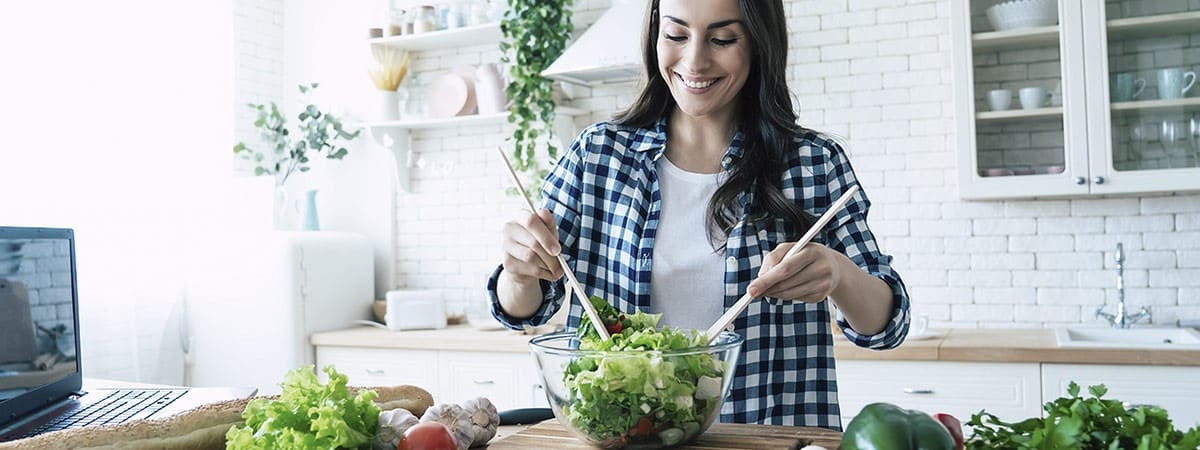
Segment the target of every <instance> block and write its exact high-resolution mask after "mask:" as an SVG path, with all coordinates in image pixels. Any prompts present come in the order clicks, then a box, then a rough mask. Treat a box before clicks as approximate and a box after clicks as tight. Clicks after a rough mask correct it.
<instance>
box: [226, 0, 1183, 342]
mask: <svg viewBox="0 0 1200 450" xmlns="http://www.w3.org/2000/svg"><path fill="white" fill-rule="evenodd" d="M955 1H957V0H955ZM259 3H261V4H269V5H271V7H278V8H282V7H283V5H282V3H281V2H278V1H260V2H259ZM786 3H787V12H788V24H789V28H790V31H791V33H790V40H791V50H790V52H789V61H790V62H791V70H790V71H789V80H788V81H789V83H790V86H791V88H792V91H793V93H794V94H795V96H796V99H797V100H798V106H799V117H800V121H801V124H802V125H804V126H807V127H811V128H815V129H819V130H823V131H826V132H828V133H831V134H833V135H835V136H837V137H839V138H840V139H841V140H842V141H843V142H844V143H845V144H846V146H847V148H848V151H849V153H850V156H851V160H852V163H853V165H854V168H855V170H856V172H857V174H858V176H859V178H860V180H861V182H862V183H863V187H864V188H865V190H866V192H867V194H868V195H869V196H870V198H871V200H872V203H873V206H874V207H873V208H872V210H871V215H870V219H869V221H870V225H871V228H872V230H873V231H874V232H875V234H876V236H877V237H878V238H879V240H880V245H881V247H882V248H883V250H884V251H885V252H886V253H889V254H891V255H892V256H894V257H895V262H894V264H895V267H896V268H897V270H898V271H899V272H900V273H901V275H902V277H903V278H904V280H905V281H906V283H907V285H908V288H909V291H910V294H911V296H912V299H913V309H914V312H915V313H917V314H927V315H929V317H930V319H931V324H932V325H933V326H937V327H965V328H1002V327H1030V326H1033V327H1038V326H1055V325H1060V324H1072V323H1093V324H1094V323H1098V322H1097V321H1096V319H1095V318H1094V317H1093V311H1094V310H1095V309H1096V308H1097V307H1099V306H1102V305H1106V304H1108V305H1111V304H1113V303H1114V302H1115V301H1116V290H1115V277H1116V272H1115V264H1114V262H1113V250H1114V248H1115V245H1116V243H1117V242H1123V243H1124V244H1125V250H1126V271H1125V285H1126V298H1127V301H1128V302H1129V303H1130V304H1131V306H1132V307H1134V308H1136V307H1140V306H1142V305H1149V306H1151V307H1152V309H1153V310H1154V321H1155V322H1156V323H1164V324H1166V323H1174V322H1175V321H1176V320H1177V319H1181V318H1182V319H1195V318H1200V195H1196V194H1179V195H1147V196H1136V197H1129V196H1127V197H1113V198H1101V197H1088V198H1080V199H1066V200H1019V201H989V202H965V201H962V200H959V198H958V194H957V186H956V184H957V170H958V167H957V156H956V150H955V130H954V120H953V109H954V105H953V101H954V98H953V92H954V81H953V79H952V75H951V74H952V71H951V66H950V64H951V48H952V45H954V43H953V42H952V40H951V35H950V29H949V24H950V17H949V15H950V1H949V0H792V1H787V2H786ZM608 6H609V2H608V1H607V0H580V1H577V2H576V8H577V15H576V21H577V22H579V23H584V24H587V23H590V22H591V21H594V20H595V18H596V17H597V16H598V15H599V14H600V13H601V12H602V11H603V10H604V9H605V8H607V7H608ZM239 29H240V28H239ZM415 56H416V59H415V60H414V63H413V64H414V66H413V69H414V71H416V72H427V75H428V76H425V77H424V80H429V79H432V75H436V72H437V71H441V70H449V69H451V68H453V67H456V66H459V65H464V64H478V63H482V62H489V61H495V60H498V58H499V54H498V52H497V51H496V50H495V49H494V48H491V47H490V46H481V47H469V48H461V49H456V50H448V51H443V52H428V53H423V54H417V55H415ZM1014 57H1015V58H1017V60H1018V61H1020V63H1021V64H1039V63H1038V62H1037V61H1041V59H1042V58H1043V57H1048V56H1046V55H1043V56H1037V55H1024V56H1019V55H1018V56H1014ZM997 58H998V59H997V62H998V63H1002V62H1003V61H1001V59H1004V58H1005V56H1003V55H999V56H997ZM239 64H240V63H239ZM997 77H998V79H997V80H995V82H996V83H999V84H1004V83H1005V80H1004V79H1003V77H1002V76H999V75H998V76H997ZM267 84H269V81H268V82H267ZM1048 87H1052V86H1048ZM264 89H265V87H264ZM271 89H274V88H273V87H271ZM633 90H634V86H633V85H631V84H623V85H612V86H606V87H600V88H593V89H580V90H579V91H581V92H578V93H576V94H577V96H576V97H574V98H572V99H569V100H565V101H564V103H565V104H566V105H569V106H574V107H578V108H584V109H586V110H588V111H590V114H588V115H585V116H581V117H577V118H576V120H575V125H576V127H577V128H582V127H584V126H586V125H588V124H589V123H591V122H594V121H599V120H604V119H605V118H606V117H608V116H609V114H611V113H612V112H613V111H615V110H617V109H619V108H621V107H623V106H624V105H627V104H628V103H629V102H630V100H631V99H632V92H633ZM239 122H243V121H242V120H241V119H239ZM506 136H507V133H506V131H505V128H503V127H502V126H499V125H495V126H471V127H463V128H460V129H440V130H430V131H422V132H418V133H415V134H414V136H413V137H414V146H413V148H414V153H413V155H414V156H415V158H416V166H417V167H416V168H415V169H414V171H413V181H414V192H413V193H411V194H401V195H400V196H399V197H398V200H397V204H396V213H395V220H396V225H397V230H398V236H397V238H398V239H397V246H396V249H395V251H396V258H397V265H396V271H397V273H396V280H397V287H406V288H442V289H446V291H447V293H448V298H449V299H450V300H451V302H452V304H453V305H454V306H453V307H452V309H460V310H461V309H466V308H470V307H479V306H481V305H482V303H483V296H484V293H483V292H484V291H483V286H484V279H485V276H486V274H487V273H489V272H490V271H491V270H492V269H493V268H494V267H495V266H496V264H497V263H498V261H499V260H500V249H499V241H500V229H501V226H502V224H503V223H504V221H505V220H506V219H507V218H509V217H511V216H513V215H514V214H515V213H516V212H517V211H518V210H519V209H520V208H521V202H520V201H519V200H517V199H515V198H511V197H508V196H506V195H504V193H503V191H504V188H505V187H506V186H507V185H508V183H507V180H506V175H505V172H504V169H503V166H502V163H501V162H500V160H499V158H498V156H497V155H496V152H495V151H494V147H495V146H497V145H502V144H503V143H504V139H505V138H506ZM1031 138H1034V137H1031Z"/></svg>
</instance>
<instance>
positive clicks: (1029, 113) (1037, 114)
mask: <svg viewBox="0 0 1200 450" xmlns="http://www.w3.org/2000/svg"><path fill="white" fill-rule="evenodd" d="M1062 114H1063V108H1062V107H1061V106H1054V107H1049V108H1037V109H1013V110H1008V111H986V112H981V113H975V120H978V121H980V122H984V121H999V120H1022V119H1038V118H1042V117H1056V116H1062Z"/></svg>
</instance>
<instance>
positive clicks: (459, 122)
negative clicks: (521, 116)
mask: <svg viewBox="0 0 1200 450" xmlns="http://www.w3.org/2000/svg"><path fill="white" fill-rule="evenodd" d="M554 110H555V111H556V112H557V113H558V114H560V115H564V116H570V117H575V116H581V115H584V114H587V111H585V110H583V109H579V108H572V107H570V106H558V107H556V108H554ZM507 120H508V113H507V112H502V113H493V114H471V115H467V116H456V117H446V118H421V119H401V120H384V121H370V122H362V123H359V124H358V125H359V126H361V127H364V128H404V129H409V130H427V129H435V128H449V127H459V126H474V125H492V124H502V123H506V122H507Z"/></svg>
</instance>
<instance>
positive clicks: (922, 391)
mask: <svg viewBox="0 0 1200 450" xmlns="http://www.w3.org/2000/svg"><path fill="white" fill-rule="evenodd" d="M904 393H905V394H913V395H929V394H932V393H933V389H918V388H904Z"/></svg>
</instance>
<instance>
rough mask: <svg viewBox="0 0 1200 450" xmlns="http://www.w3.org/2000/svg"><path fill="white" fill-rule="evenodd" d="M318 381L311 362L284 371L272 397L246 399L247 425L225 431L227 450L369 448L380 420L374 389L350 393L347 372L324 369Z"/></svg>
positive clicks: (329, 367) (329, 368)
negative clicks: (279, 389) (325, 376)
mask: <svg viewBox="0 0 1200 450" xmlns="http://www.w3.org/2000/svg"><path fill="white" fill-rule="evenodd" d="M323 370H324V371H325V373H326V374H328V375H329V383H327V384H321V382H320V381H319V380H317V375H316V374H315V373H313V366H304V367H300V368H298V369H295V370H292V371H290V372H288V374H287V375H286V376H285V377H284V379H283V385H282V387H283V392H282V393H280V394H279V398H277V399H266V398H259V399H254V400H251V401H250V403H248V404H247V405H246V410H245V411H243V412H242V418H244V419H246V425H245V426H241V427H237V426H235V427H233V428H231V429H230V430H229V432H228V433H226V434H225V448H226V449H229V450H252V449H297V448H322V449H325V448H328V449H337V448H347V449H351V448H368V449H369V448H370V445H371V438H372V437H374V436H375V426H376V424H377V423H378V421H379V407H378V406H375V403H374V402H373V401H372V400H374V399H375V396H376V393H375V391H372V390H367V389H362V390H359V391H358V394H357V395H353V396H351V395H350V390H349V389H347V388H346V380H347V379H346V376H345V375H343V374H341V373H338V372H337V371H336V370H334V368H333V366H326V367H325V368H324V369H323Z"/></svg>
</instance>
